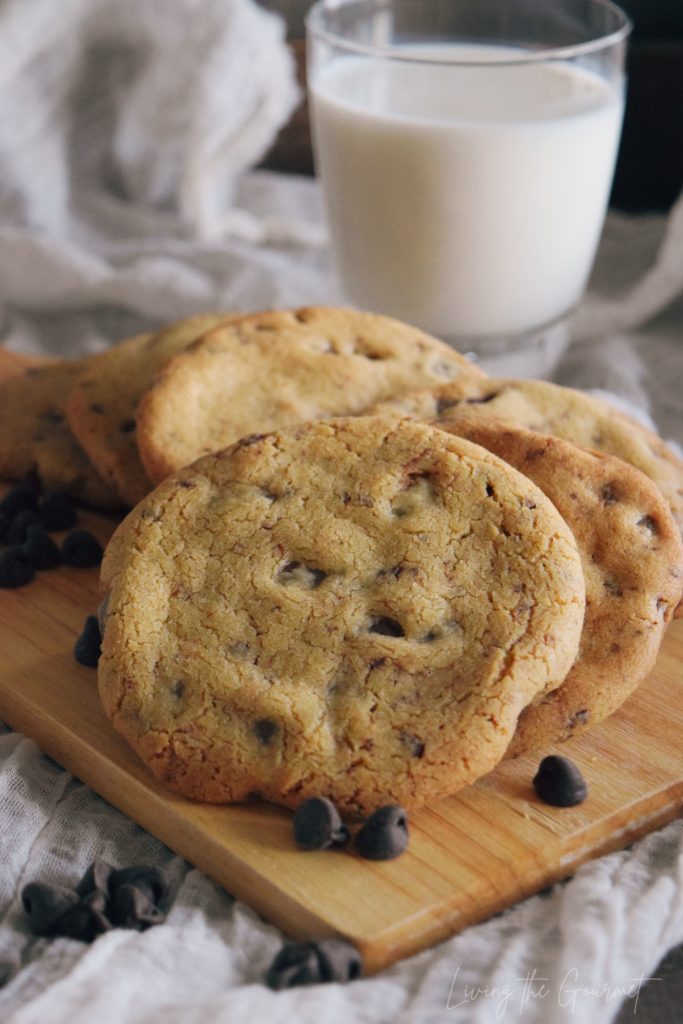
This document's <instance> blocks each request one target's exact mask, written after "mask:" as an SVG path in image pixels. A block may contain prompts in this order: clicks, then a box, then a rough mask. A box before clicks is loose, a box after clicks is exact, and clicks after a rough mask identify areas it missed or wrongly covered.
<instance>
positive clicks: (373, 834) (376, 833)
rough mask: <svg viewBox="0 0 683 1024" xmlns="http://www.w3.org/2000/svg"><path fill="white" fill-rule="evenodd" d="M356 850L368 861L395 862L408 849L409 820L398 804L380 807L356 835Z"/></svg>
mask: <svg viewBox="0 0 683 1024" xmlns="http://www.w3.org/2000/svg"><path fill="white" fill-rule="evenodd" d="M355 846H356V850H357V852H358V853H359V854H360V856H361V857H364V858H365V859H366V860H393V859H394V857H399V856H400V855H401V854H402V853H403V852H404V851H405V850H406V849H407V847H408V819H407V817H406V812H405V811H404V810H403V808H402V807H399V806H398V805H397V804H388V805H387V806H386V807H380V808H379V810H377V811H375V812H374V814H371V815H370V817H369V818H368V819H367V821H366V822H365V823H364V825H363V827H362V828H361V830H360V832H358V834H357V835H356V842H355Z"/></svg>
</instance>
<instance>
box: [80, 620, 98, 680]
mask: <svg viewBox="0 0 683 1024" xmlns="http://www.w3.org/2000/svg"><path fill="white" fill-rule="evenodd" d="M101 643H102V639H101V637H100V624H99V621H98V619H97V616H96V615H88V617H87V619H86V620H85V624H84V626H83V632H82V633H81V635H80V636H79V638H78V640H77V641H76V643H75V644H74V658H75V659H76V661H77V662H78V663H79V665H85V666H86V668H97V663H98V661H99V660H100V654H101V652H102V648H101Z"/></svg>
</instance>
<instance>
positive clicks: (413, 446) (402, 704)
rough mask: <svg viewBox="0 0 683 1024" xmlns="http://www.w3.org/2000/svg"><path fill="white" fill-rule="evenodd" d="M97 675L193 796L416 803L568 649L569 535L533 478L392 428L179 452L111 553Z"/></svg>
mask: <svg viewBox="0 0 683 1024" xmlns="http://www.w3.org/2000/svg"><path fill="white" fill-rule="evenodd" d="M102 582H103V586H104V588H105V589H106V590H107V591H109V598H108V606H107V615H106V623H105V628H104V640H103V648H102V657H101V660H100V664H99V688H100V695H101V698H102V701H103V704H104V708H105V710H106V712H107V714H108V716H109V717H110V719H111V720H112V722H113V725H114V727H115V728H116V729H117V731H119V732H120V733H121V734H122V735H123V736H124V737H125V738H126V739H127V740H128V742H129V743H130V744H131V745H132V746H133V748H134V749H135V750H136V751H137V753H138V755H139V756H140V757H141V758H142V759H143V761H145V762H146V763H147V764H148V765H149V767H150V768H151V769H152V771H153V772H154V773H155V775H156V776H157V777H158V778H160V779H161V780H162V781H164V782H165V783H166V784H168V785H169V786H170V787H171V788H173V789H175V790H178V791H179V792H181V793H183V794H185V795H186V796H189V797H193V798H195V799H199V800H208V801H213V802H230V801H237V800H244V799H247V798H249V797H250V796H252V795H253V794H254V793H258V794H260V795H262V796H263V797H264V798H266V799H267V800H271V801H274V802H277V803H283V804H286V805H288V806H296V805H297V804H299V803H300V802H301V801H303V800H304V799H306V798H307V797H309V796H313V795H326V796H328V797H330V798H331V799H333V800H334V801H335V803H337V804H338V805H339V806H340V807H341V808H343V809H344V810H345V811H347V812H351V813H355V812H363V813H365V812H368V811H371V810H373V809H374V808H377V807H379V806H381V805H383V804H387V803H390V802H392V801H396V802H399V803H401V804H403V805H404V806H406V807H415V806H418V805H419V804H423V803H425V802H426V801H429V800H435V799H437V798H439V797H441V796H444V795H446V794H448V793H451V792H454V791H455V790H457V789H459V788H460V787H462V786H464V785H466V784H467V783H469V782H472V781H474V780H475V779H476V778H478V777H479V776H480V775H482V774H484V773H485V772H488V771H489V770H490V769H491V768H492V767H493V766H494V765H495V764H496V762H497V761H498V760H499V758H500V757H501V756H502V755H503V753H504V751H505V749H506V747H507V745H508V743H509V740H510V738H511V736H512V733H513V732H514V729H515V726H516V723H517V719H518V716H519V713H520V711H521V710H522V708H524V707H525V706H526V705H527V704H528V703H529V702H530V701H531V700H532V699H533V697H534V696H535V694H537V693H539V692H540V691H541V690H543V689H545V688H547V687H548V686H556V685H558V684H559V683H560V682H561V681H562V679H563V678H564V676H565V674H566V672H567V670H568V669H569V667H570V665H571V664H572V662H573V660H574V657H575V655H576V651H577V647H578V642H579V637H580V633H581V625H582V621H583V610H584V583H583V575H582V572H581V565H580V559H579V555H578V551H577V549H576V544H575V541H574V538H573V537H572V535H571V532H570V531H569V529H568V527H567V526H566V524H565V523H564V522H563V520H562V519H561V517H560V516H559V515H558V513H557V512H556V511H555V509H554V508H553V506H552V505H551V503H550V502H549V501H548V499H547V498H546V497H545V496H544V495H543V494H542V493H541V492H540V491H539V490H538V488H536V487H535V486H534V485H533V484H532V483H531V482H530V481H529V480H527V479H526V478H525V477H523V476H522V475H521V474H519V473H517V472H516V471H515V470H513V469H512V468H511V467H509V466H507V465H506V464H505V463H503V462H502V461H501V460H499V459H497V458H496V457H495V456H493V455H491V454H490V453H489V452H486V451H484V449H482V448H479V447H477V446H476V445H472V444H470V443H469V442H468V441H464V440H462V439H461V438H456V437H452V436H450V435H449V434H447V433H445V432H443V431H440V430H436V429H434V428H432V427H430V426H428V425H426V424H422V423H416V422H412V421H409V420H405V421H401V422H396V421H394V420H391V419H382V418H352V419H337V420H329V421H323V422H315V423H307V424H302V425H299V426H298V427H294V428H290V429H288V430H283V431H281V432H278V433H272V434H268V435H265V436H261V437H246V438H243V439H242V440H241V441H240V442H238V443H237V444H236V445H235V446H234V447H232V448H230V449H228V450H226V451H223V452H217V453H214V454H213V455H209V456H207V457H205V458H203V459H200V460H198V461H197V462H195V463H194V464H193V465H191V466H189V467H187V468H186V469H184V470H183V471H181V472H180V473H179V474H177V475H175V476H174V477H172V478H170V479H169V480H167V481H166V482H165V483H164V484H162V485H161V486H160V487H159V488H157V490H156V491H154V492H153V493H152V494H151V495H149V496H148V497H147V498H145V499H144V501H143V502H142V503H141V504H140V505H138V506H137V508H136V509H134V511H133V512H131V513H130V515H129V516H128V517H127V519H126V520H125V521H124V523H123V524H122V526H121V527H120V528H119V529H118V531H117V532H116V534H115V535H114V538H113V540H112V542H111V544H110V546H109V548H108V549H107V552H106V555H105V559H104V563H103V566H102Z"/></svg>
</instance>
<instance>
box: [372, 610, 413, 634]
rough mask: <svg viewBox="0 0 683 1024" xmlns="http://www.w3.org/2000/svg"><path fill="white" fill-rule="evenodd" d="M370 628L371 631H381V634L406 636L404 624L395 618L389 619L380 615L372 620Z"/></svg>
mask: <svg viewBox="0 0 683 1024" xmlns="http://www.w3.org/2000/svg"><path fill="white" fill-rule="evenodd" d="M368 628H369V630H370V632H371V633H379V634H380V636H405V633H404V631H403V626H402V625H401V624H400V622H396V620H395V619H389V618H387V617H386V616H384V615H380V616H379V617H378V618H376V619H372V620H371V621H370V625H369V627H368Z"/></svg>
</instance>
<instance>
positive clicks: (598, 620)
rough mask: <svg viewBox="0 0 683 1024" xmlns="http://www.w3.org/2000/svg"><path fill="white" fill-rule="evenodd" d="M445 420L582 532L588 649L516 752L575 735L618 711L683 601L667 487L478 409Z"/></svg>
mask: <svg viewBox="0 0 683 1024" xmlns="http://www.w3.org/2000/svg"><path fill="white" fill-rule="evenodd" d="M436 425H438V426H441V427H442V428H443V429H447V430H448V431H452V432H454V433H456V434H457V435H458V436H460V437H465V438H467V439H468V440H470V441H473V442H474V443H475V444H480V445H483V447H485V448H487V449H488V450H489V451H491V452H493V453H494V454H495V455H498V456H499V457H500V458H502V459H504V460H505V461H506V462H508V463H510V464H511V465H512V466H514V467H515V469H517V470H519V472H521V473H523V474H524V475H525V476H528V477H529V479H530V480H533V482H534V483H535V484H537V485H538V487H540V488H541V490H542V491H543V493H544V494H545V495H546V496H547V497H548V498H550V500H551V501H552V502H553V504H554V505H555V508H556V509H557V510H558V512H559V513H560V515H561V516H562V517H563V518H564V520H565V521H566V523H567V524H568V526H569V527H570V528H571V530H572V533H573V534H574V537H575V538H576V541H577V544H578V547H579V552H580V554H581V559H582V563H583V573H584V578H585V581H586V615H585V619H584V625H583V633H582V635H581V644H580V647H579V655H578V658H577V660H576V662H575V663H574V665H573V666H572V667H571V669H570V670H569V673H568V675H567V677H566V679H565V681H564V682H563V683H562V685H561V686H560V687H558V688H557V689H556V690H554V691H553V692H552V693H548V694H544V695H540V696H538V697H537V698H535V699H534V701H533V703H532V704H531V705H530V706H529V707H527V708H525V710H524V711H523V712H522V714H521V716H520V719H519V723H518V725H517V729H516V731H515V735H514V737H513V739H512V742H511V744H510V748H509V753H510V754H512V755H516V754H520V753H523V752H524V751H526V750H531V749H537V748H540V747H544V746H546V745H547V744H550V743H554V742H556V741H558V740H565V739H569V738H570V737H571V736H573V735H576V734H577V733H579V732H581V731H582V730H583V729H585V728H590V727H591V726H593V725H596V724H597V723H598V722H600V721H602V720H603V719H604V718H606V717H607V716H608V715H611V714H612V713H613V712H614V711H616V710H617V708H618V707H619V706H620V705H621V704H622V703H623V702H624V701H625V700H626V698H627V697H628V696H629V695H630V694H631V693H632V692H633V690H634V689H635V688H636V687H637V686H638V685H639V684H640V683H641V682H642V681H643V680H644V679H645V677H646V676H647V674H648V672H649V671H650V669H651V668H652V666H653V665H654V663H655V659H656V657H657V653H658V651H659V647H660V644H661V641H662V637H663V634H664V630H665V628H666V624H667V623H668V622H669V621H670V620H671V618H672V616H673V613H674V610H675V608H676V605H677V604H678V602H679V600H680V598H681V586H682V582H683V543H682V542H681V536H680V531H679V530H678V527H677V525H676V522H675V521H674V519H673V516H672V515H671V512H670V510H669V507H668V505H667V503H666V502H665V500H664V498H663V496H662V495H661V493H660V492H659V490H658V489H657V487H656V486H655V485H654V484H653V483H652V481H651V480H649V479H648V478H647V477H646V476H644V474H642V473H640V472H638V470H636V469H634V468H633V467H632V466H629V465H628V464H627V463H625V462H622V461H621V460H620V459H616V458H614V457H613V456H609V455H605V454H597V453H594V452H589V451H587V450H585V449H583V448H579V447H578V446H577V445H574V444H571V443H570V442H569V441H563V440H560V439H559V438H555V437H548V436H546V435H543V434H538V433H536V432H534V431H530V430H526V429H525V428H523V427H510V426H509V425H506V424H504V423H496V422H495V421H490V422H484V421H482V420H481V419H480V418H478V417H477V416H476V413H473V412H472V411H471V410H468V409H465V410H462V411H460V412H456V410H455V409H453V410H451V416H450V417H449V419H448V420H447V421H437V423H436Z"/></svg>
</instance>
